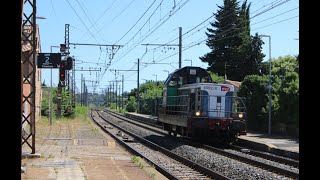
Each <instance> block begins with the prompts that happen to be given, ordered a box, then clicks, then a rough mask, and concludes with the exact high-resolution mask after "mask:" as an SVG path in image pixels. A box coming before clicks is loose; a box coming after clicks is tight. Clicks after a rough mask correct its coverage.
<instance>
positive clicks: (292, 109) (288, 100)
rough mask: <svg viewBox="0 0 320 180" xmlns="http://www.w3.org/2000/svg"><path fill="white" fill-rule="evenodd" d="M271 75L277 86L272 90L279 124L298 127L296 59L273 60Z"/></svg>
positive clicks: (285, 57) (297, 70)
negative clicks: (275, 99)
mask: <svg viewBox="0 0 320 180" xmlns="http://www.w3.org/2000/svg"><path fill="white" fill-rule="evenodd" d="M272 63H273V66H272V67H273V68H272V75H273V76H274V79H275V80H276V82H278V84H279V86H278V87H276V88H275V89H274V91H275V92H276V97H277V100H278V103H279V108H278V109H277V116H276V117H275V118H276V119H277V120H278V121H279V122H282V123H285V124H287V125H294V126H296V127H299V74H298V72H299V64H298V61H297V58H296V57H293V56H284V57H279V58H278V59H276V60H274V61H273V62H272Z"/></svg>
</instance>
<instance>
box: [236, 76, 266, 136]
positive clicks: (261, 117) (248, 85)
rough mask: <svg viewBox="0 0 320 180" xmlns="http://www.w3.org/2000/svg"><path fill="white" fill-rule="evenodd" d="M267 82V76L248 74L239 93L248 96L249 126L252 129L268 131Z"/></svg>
mask: <svg viewBox="0 0 320 180" xmlns="http://www.w3.org/2000/svg"><path fill="white" fill-rule="evenodd" d="M267 84H268V77H267V76H258V75H248V76H246V77H245V78H244V80H243V82H242V83H241V86H240V88H239V91H238V93H237V94H238V96H239V97H245V98H246V107H247V119H246V120H247V127H248V128H249V129H251V130H256V131H262V132H267V127H268V126H267V124H268V123H267V120H268V109H267V107H268V106H267V103H268V96H267V94H268V92H267V89H266V86H267Z"/></svg>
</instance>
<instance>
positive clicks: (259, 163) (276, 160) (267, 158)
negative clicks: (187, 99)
mask: <svg viewBox="0 0 320 180" xmlns="http://www.w3.org/2000/svg"><path fill="white" fill-rule="evenodd" d="M109 113H111V114H112V115H113V116H116V117H118V118H121V119H122V120H127V119H128V118H123V117H122V116H119V115H117V114H115V113H112V112H109ZM130 123H134V124H138V126H139V127H142V128H144V127H148V125H141V123H136V122H133V121H130ZM147 129H151V131H153V132H157V133H160V134H166V133H165V132H163V131H159V130H158V131H157V129H158V128H154V127H151V128H150V127H148V128H147ZM183 141H184V142H185V143H186V144H188V145H191V146H194V147H197V148H201V149H205V150H208V151H211V152H214V153H217V154H220V155H223V156H225V157H229V158H232V159H235V160H238V161H241V162H245V163H247V164H250V165H253V166H255V167H260V168H263V169H266V170H268V171H270V172H276V173H278V174H282V175H285V176H287V177H292V178H298V177H299V169H297V168H298V166H299V162H298V161H295V160H290V159H286V158H283V157H279V156H274V155H268V154H264V153H262V152H258V151H254V150H250V149H245V148H243V147H238V146H231V148H230V149H227V150H225V149H219V148H215V147H212V146H208V145H203V144H200V143H194V142H191V141H188V140H185V139H184V140H183Z"/></svg>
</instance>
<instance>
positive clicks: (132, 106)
mask: <svg viewBox="0 0 320 180" xmlns="http://www.w3.org/2000/svg"><path fill="white" fill-rule="evenodd" d="M126 110H127V111H128V112H135V111H136V110H137V103H136V98H135V97H134V96H130V97H129V101H128V104H127V106H126Z"/></svg>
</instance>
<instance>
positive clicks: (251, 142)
mask: <svg viewBox="0 0 320 180" xmlns="http://www.w3.org/2000/svg"><path fill="white" fill-rule="evenodd" d="M125 116H126V117H131V118H135V119H139V120H143V121H148V122H153V123H155V122H156V121H157V117H156V116H151V115H147V114H139V113H133V112H130V113H128V112H127V113H125ZM239 139H240V140H241V143H242V144H246V145H248V146H252V147H253V146H254V147H255V148H256V147H259V149H261V150H264V151H269V152H274V153H277V154H287V155H288V154H290V156H292V157H294V158H299V139H294V138H290V137H286V136H278V135H271V136H269V135H268V134H261V133H256V132H252V131H248V132H247V135H244V136H239Z"/></svg>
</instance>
